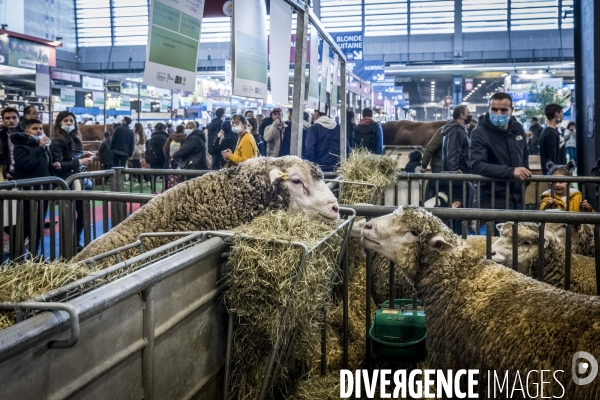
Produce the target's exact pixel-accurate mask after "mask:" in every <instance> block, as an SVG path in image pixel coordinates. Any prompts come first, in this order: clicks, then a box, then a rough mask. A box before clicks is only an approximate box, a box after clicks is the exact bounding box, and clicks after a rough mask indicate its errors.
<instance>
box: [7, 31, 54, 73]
mask: <svg viewBox="0 0 600 400" xmlns="http://www.w3.org/2000/svg"><path fill="white" fill-rule="evenodd" d="M11 24H12V22H11ZM36 64H43V65H49V66H51V67H55V66H56V49H55V48H54V47H52V46H47V45H44V44H41V43H37V42H32V41H30V40H25V39H21V38H16V37H12V36H7V35H0V65H6V66H8V67H18V68H29V69H35V66H36Z"/></svg>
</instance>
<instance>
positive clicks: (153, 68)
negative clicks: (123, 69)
mask: <svg viewBox="0 0 600 400" xmlns="http://www.w3.org/2000/svg"><path fill="white" fill-rule="evenodd" d="M203 11H204V0H162V1H159V0H152V4H151V11H150V29H149V30H148V45H147V47H146V67H145V69H144V83H145V84H147V85H153V86H158V87H162V88H169V89H185V90H189V91H193V88H194V86H195V84H196V67H197V63H198V46H199V43H200V31H201V29H200V28H201V25H202V14H203Z"/></svg>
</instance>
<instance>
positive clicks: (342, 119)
mask: <svg viewBox="0 0 600 400" xmlns="http://www.w3.org/2000/svg"><path fill="white" fill-rule="evenodd" d="M340 74H341V79H340V92H341V93H340V97H341V100H342V106H341V107H340V109H341V110H340V114H341V115H340V159H341V160H342V161H343V160H345V159H346V157H347V154H346V143H347V135H348V132H346V60H345V59H344V58H342V57H340ZM334 75H337V71H335V73H334ZM334 79H337V76H336V77H335V78H334Z"/></svg>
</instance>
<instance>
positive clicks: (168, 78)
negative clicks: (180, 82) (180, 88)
mask: <svg viewBox="0 0 600 400" xmlns="http://www.w3.org/2000/svg"><path fill="white" fill-rule="evenodd" d="M174 80H175V79H173V77H172V76H171V74H167V82H170V81H174Z"/></svg>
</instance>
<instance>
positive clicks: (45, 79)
mask: <svg viewBox="0 0 600 400" xmlns="http://www.w3.org/2000/svg"><path fill="white" fill-rule="evenodd" d="M35 95H36V96H37V97H43V98H48V97H50V67H49V66H47V65H42V64H36V65H35Z"/></svg>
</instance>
